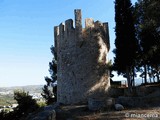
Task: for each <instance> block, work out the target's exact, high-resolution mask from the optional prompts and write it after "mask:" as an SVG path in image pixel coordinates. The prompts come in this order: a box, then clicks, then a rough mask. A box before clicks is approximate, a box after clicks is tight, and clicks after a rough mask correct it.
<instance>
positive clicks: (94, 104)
mask: <svg viewBox="0 0 160 120" xmlns="http://www.w3.org/2000/svg"><path fill="white" fill-rule="evenodd" d="M104 107H105V101H104V100H98V99H93V98H89V99H88V109H89V110H91V111H97V110H101V109H102V108H104Z"/></svg>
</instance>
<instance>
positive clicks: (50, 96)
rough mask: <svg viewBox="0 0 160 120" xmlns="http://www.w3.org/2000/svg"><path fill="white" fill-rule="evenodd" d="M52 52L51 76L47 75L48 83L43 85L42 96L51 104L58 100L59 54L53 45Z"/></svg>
mask: <svg viewBox="0 0 160 120" xmlns="http://www.w3.org/2000/svg"><path fill="white" fill-rule="evenodd" d="M51 53H52V54H53V56H54V57H53V60H52V62H49V72H50V75H51V77H50V78H49V77H45V81H46V83H47V84H46V85H44V87H43V89H42V90H43V93H42V96H43V97H44V98H45V100H46V103H47V104H51V103H53V102H56V101H57V85H56V84H55V82H56V81H57V54H56V51H55V48H54V47H53V46H52V47H51Z"/></svg>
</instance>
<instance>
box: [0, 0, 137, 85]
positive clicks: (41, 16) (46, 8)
mask: <svg viewBox="0 0 160 120" xmlns="http://www.w3.org/2000/svg"><path fill="white" fill-rule="evenodd" d="M135 1H136V0H132V2H133V3H134V2H135ZM74 9H82V19H83V23H84V19H85V18H93V19H94V20H95V21H96V20H100V21H102V22H108V23H109V32H110V42H111V50H110V54H109V59H112V58H113V54H112V50H113V48H114V39H115V35H114V27H115V23H114V0H98V1H94V0H92V1H91V0H88V1H86V0H69V1H66V0H0V87H5V86H20V85H39V84H45V80H44V76H49V72H48V68H49V67H48V63H49V62H50V61H51V60H52V54H51V53H50V47H51V45H53V41H54V38H53V36H54V34H53V27H54V26H57V25H59V24H60V23H61V22H64V21H65V20H66V19H70V18H72V19H74ZM119 79H121V78H119Z"/></svg>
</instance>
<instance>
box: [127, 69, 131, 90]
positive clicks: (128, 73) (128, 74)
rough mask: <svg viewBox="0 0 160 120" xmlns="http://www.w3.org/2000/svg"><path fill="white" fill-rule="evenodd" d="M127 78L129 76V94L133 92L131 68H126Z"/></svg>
mask: <svg viewBox="0 0 160 120" xmlns="http://www.w3.org/2000/svg"><path fill="white" fill-rule="evenodd" d="M126 76H127V83H128V90H129V92H132V85H131V76H130V67H127V68H126Z"/></svg>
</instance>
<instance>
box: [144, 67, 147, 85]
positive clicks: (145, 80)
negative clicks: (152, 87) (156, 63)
mask: <svg viewBox="0 0 160 120" xmlns="http://www.w3.org/2000/svg"><path fill="white" fill-rule="evenodd" d="M144 84H147V65H144Z"/></svg>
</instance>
